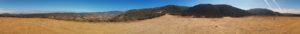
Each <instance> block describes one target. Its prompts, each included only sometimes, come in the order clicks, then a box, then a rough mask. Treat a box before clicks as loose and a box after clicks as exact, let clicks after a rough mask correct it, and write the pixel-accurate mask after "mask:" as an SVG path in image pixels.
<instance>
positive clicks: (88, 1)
mask: <svg viewBox="0 0 300 34" xmlns="http://www.w3.org/2000/svg"><path fill="white" fill-rule="evenodd" d="M299 1H300V0H278V3H279V4H280V6H281V7H283V8H293V9H299V8H300V4H298V3H300V2H299ZM207 3H210V4H229V5H232V6H235V7H238V8H242V9H251V8H268V6H267V5H266V4H265V3H264V1H263V0H0V8H1V9H10V10H18V11H30V10H45V11H76V12H93V11H119V10H120V11H126V10H129V9H139V8H152V7H160V6H165V5H181V6H194V5H196V4H207Z"/></svg>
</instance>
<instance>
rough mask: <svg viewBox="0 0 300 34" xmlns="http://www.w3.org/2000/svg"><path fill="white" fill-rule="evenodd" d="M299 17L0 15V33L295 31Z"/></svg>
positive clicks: (273, 33)
mask: <svg viewBox="0 0 300 34" xmlns="http://www.w3.org/2000/svg"><path fill="white" fill-rule="evenodd" d="M299 20H300V18H299V17H283V16H249V17H241V18H228V17H226V18H185V17H179V16H174V15H164V16H161V17H157V18H153V19H148V20H143V21H136V22H112V23H107V22H99V23H88V22H74V21H62V20H54V19H44V18H11V17H0V22H1V24H0V33H1V34H299V32H300V28H298V27H299V24H300V21H299Z"/></svg>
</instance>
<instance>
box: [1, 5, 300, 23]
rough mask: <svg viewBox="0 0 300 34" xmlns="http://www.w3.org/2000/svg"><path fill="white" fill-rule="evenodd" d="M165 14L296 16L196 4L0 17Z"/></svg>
mask: <svg viewBox="0 0 300 34" xmlns="http://www.w3.org/2000/svg"><path fill="white" fill-rule="evenodd" d="M165 14H170V15H177V16H192V17H201V18H222V17H244V16H297V14H283V13H278V12H274V11H272V10H269V9H264V8H254V9H250V10H243V9H239V8H236V7H234V6H230V5H226V4H198V5H195V6H193V7H187V6H178V5H167V6H162V7H155V8H144V9H132V10H128V11H125V12H124V11H108V12H90V13H36V14H0V17H20V18H50V19H58V20H71V21H87V22H103V21H105V22H107V21H109V22H111V21H114V22H116V21H136V20H145V19H152V18H156V17H160V16H163V15H165Z"/></svg>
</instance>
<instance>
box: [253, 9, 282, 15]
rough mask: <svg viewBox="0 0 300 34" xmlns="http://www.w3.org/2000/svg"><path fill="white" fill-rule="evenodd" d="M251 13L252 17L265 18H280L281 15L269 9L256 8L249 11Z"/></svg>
mask: <svg viewBox="0 0 300 34" xmlns="http://www.w3.org/2000/svg"><path fill="white" fill-rule="evenodd" d="M248 12H249V13H251V14H252V15H264V16H279V15H281V14H280V13H279V12H274V11H272V10H269V9H262V8H254V9H250V10H248Z"/></svg>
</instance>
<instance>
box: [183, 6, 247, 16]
mask: <svg viewBox="0 0 300 34" xmlns="http://www.w3.org/2000/svg"><path fill="white" fill-rule="evenodd" d="M183 13H184V14H185V15H189V16H196V17H208V18H210V17H212V18H214V17H224V16H231V17H240V16H247V15H249V13H248V12H247V11H245V10H242V9H239V8H235V7H233V6H230V5H225V4H222V5H212V4H199V5H196V6H194V7H191V8H188V9H187V10H184V12H183Z"/></svg>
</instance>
